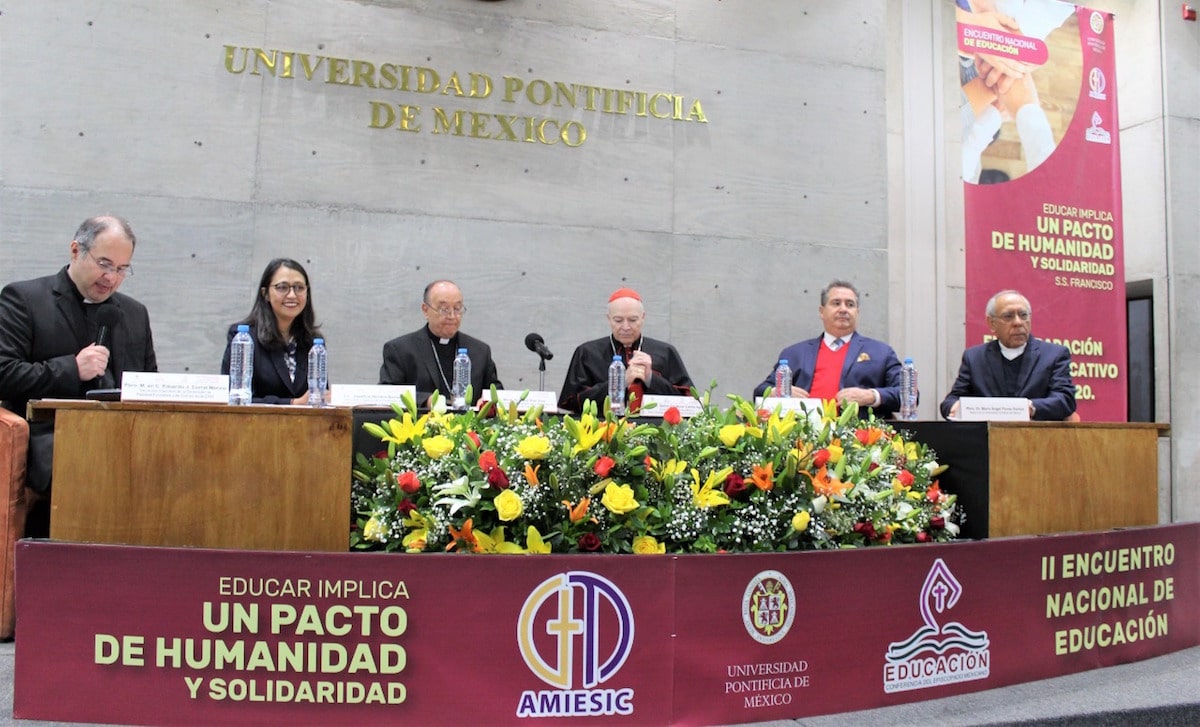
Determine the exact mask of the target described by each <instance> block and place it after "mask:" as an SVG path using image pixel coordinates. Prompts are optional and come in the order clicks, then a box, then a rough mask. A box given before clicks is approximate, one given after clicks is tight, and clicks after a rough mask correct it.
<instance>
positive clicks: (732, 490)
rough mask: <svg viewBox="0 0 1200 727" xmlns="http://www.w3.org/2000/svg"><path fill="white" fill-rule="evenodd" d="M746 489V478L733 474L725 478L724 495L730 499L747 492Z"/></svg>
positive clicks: (747, 489)
mask: <svg viewBox="0 0 1200 727" xmlns="http://www.w3.org/2000/svg"><path fill="white" fill-rule="evenodd" d="M749 491H750V490H749V488H748V487H746V478H745V477H742V476H741V475H739V474H738V473H736V472H734V473H733V474H731V475H729V476H728V477H726V478H725V494H726V495H729V496H730V497H731V498H736V497H737V496H738V495H741V494H744V493H746V492H749Z"/></svg>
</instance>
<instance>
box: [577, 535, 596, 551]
mask: <svg viewBox="0 0 1200 727" xmlns="http://www.w3.org/2000/svg"><path fill="white" fill-rule="evenodd" d="M575 544H576V545H577V546H578V547H579V549H580V550H582V551H584V552H585V553H595V552H596V551H597V550H600V545H601V543H600V538H598V537H596V534H595V533H584V534H583V535H580V536H579V540H578V541H576V543H575Z"/></svg>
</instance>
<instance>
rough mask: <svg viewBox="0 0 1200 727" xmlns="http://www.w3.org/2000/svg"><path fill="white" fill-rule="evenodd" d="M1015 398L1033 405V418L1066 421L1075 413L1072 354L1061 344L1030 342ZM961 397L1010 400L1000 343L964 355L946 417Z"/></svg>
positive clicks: (946, 401)
mask: <svg viewBox="0 0 1200 727" xmlns="http://www.w3.org/2000/svg"><path fill="white" fill-rule="evenodd" d="M1017 386H1018V391H1017V392H1016V394H1015V396H1020V397H1023V398H1026V399H1029V400H1030V401H1032V402H1033V406H1034V411H1033V418H1034V419H1035V420H1040V421H1062V420H1063V419H1066V418H1067V417H1068V416H1070V415H1071V413H1072V412H1074V411H1075V384H1074V383H1073V382H1072V381H1071V352H1070V351H1068V350H1067V349H1066V348H1065V347H1064V346H1060V345H1058V344H1057V343H1050V342H1049V341H1043V340H1041V339H1040V338H1032V337H1031V338H1030V339H1029V343H1028V344H1026V346H1025V353H1024V354H1022V356H1021V373H1020V375H1019V376H1018V379H1017ZM960 396H1008V394H1006V393H1004V354H1002V353H1000V344H999V343H998V342H996V341H989V342H988V343H981V344H979V345H978V346H972V347H970V348H968V349H967V350H966V351H964V352H963V357H962V365H961V366H959V368H958V378H957V379H955V381H954V386H953V387H952V388H951V389H950V393H949V394H947V395H946V398H945V399H944V400H943V401H942V416H944V417H949V416H950V408H951V407H953V406H954V402H956V401H958V398H959V397H960Z"/></svg>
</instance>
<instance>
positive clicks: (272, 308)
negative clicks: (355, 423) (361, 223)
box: [221, 258, 321, 404]
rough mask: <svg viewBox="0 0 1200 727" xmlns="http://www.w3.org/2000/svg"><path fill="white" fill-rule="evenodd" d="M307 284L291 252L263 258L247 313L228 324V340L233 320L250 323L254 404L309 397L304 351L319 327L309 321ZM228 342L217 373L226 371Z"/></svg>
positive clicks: (298, 401) (233, 331) (304, 400)
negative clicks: (250, 305)
mask: <svg viewBox="0 0 1200 727" xmlns="http://www.w3.org/2000/svg"><path fill="white" fill-rule="evenodd" d="M315 318H316V316H315V315H314V314H313V306H312V288H311V287H309V284H308V273H307V272H305V270H304V266H303V265H301V264H300V263H298V262H296V261H295V260H292V259H290V258H275V259H274V260H272V261H271V262H269V263H267V267H266V269H265V270H263V274H262V279H261V280H260V281H259V283H258V290H257V291H256V293H255V295H254V306H253V307H251V308H250V314H249V315H247V316H246V317H245V318H243V319H242V320H240V321H238V322H237V323H234V324H233V325H232V326H230V327H229V339H228V340H229V342H232V341H233V336H234V334H236V333H237V327H238V324H241V323H245V324H249V326H250V335H251V336H252V337H253V338H254V381H253V384H252V385H251V396H252V400H253V401H254V402H255V403H257V404H305V403H307V402H308V351H309V349H311V348H312V342H313V339H314V338H320V337H321V329H320V328H319V327H318V326H317V324H316V323H315V322H314V321H315ZM229 348H230V344H229V343H226V344H225V357H224V358H223V359H222V360H221V373H223V374H228V373H229Z"/></svg>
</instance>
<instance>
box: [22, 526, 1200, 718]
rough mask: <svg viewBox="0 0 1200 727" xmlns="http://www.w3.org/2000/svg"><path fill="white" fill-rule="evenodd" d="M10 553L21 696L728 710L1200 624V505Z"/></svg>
mask: <svg viewBox="0 0 1200 727" xmlns="http://www.w3.org/2000/svg"><path fill="white" fill-rule="evenodd" d="M17 576H18V584H17V586H18V587H17V599H18V600H17V614H18V621H17V634H18V637H17V638H18V641H19V648H18V649H17V652H16V664H15V667H16V671H15V681H14V700H13V712H14V715H15V716H16V717H18V718H22V719H41V720H66V721H85V722H114V723H121V724H203V723H210V724H215V723H221V724H238V723H242V724H246V723H260V724H261V723H304V724H313V723H324V724H333V723H338V724H345V723H352V722H358V723H373V722H381V721H382V722H387V723H398V722H406V723H412V724H447V723H451V722H453V723H458V724H529V723H536V724H578V723H580V721H581V720H585V721H588V722H596V721H604V722H611V723H618V724H668V723H672V724H694V725H700V724H729V723H734V722H751V721H763V720H769V719H785V718H793V717H801V716H808V715H815V714H824V713H831V712H838V711H849V710H857V709H865V708H870V707H877V706H884V705H889V704H896V703H900V702H909V701H917V700H923V699H932V698H937V697H944V696H948V695H952V694H959V693H963V692H970V691H977V690H983V689H991V688H994V687H997V686H1003V685H1007V684H1013V683H1017V682H1022V681H1029V680H1034V679H1040V678H1044V677H1049V676H1056V675H1060V674H1067V673H1071V672H1076V671H1081V670H1085V669H1091V668H1095V667H1098V666H1105V665H1110V664H1116V663H1123V662H1128V661H1135V660H1138V659H1144V658H1148V657H1151V656H1157V655H1160V654H1165V653H1169V652H1171V651H1175V650H1178V649H1183V648H1187V647H1190V646H1194V645H1196V644H1198V643H1200V524H1189V525H1176V526H1165V527H1156V528H1145V529H1139V530H1128V531H1113V532H1107V533H1099V534H1085V535H1070V536H1055V537H1041V538H1021V539H1005V540H997V541H982V542H971V543H955V544H947V545H920V546H900V547H892V548H879V549H872V550H849V551H836V552H822V553H791V554H780V555H714V556H679V557H673V556H629V555H619V556H500V555H497V556H439V555H375V554H316V553H269V552H250V551H217V550H204V549H185V548H179V549H174V548H140V547H127V546H104V545H82V544H66V543H53V542H45V541H22V542H21V543H20V544H19V545H18V547H17ZM467 695H469V696H467Z"/></svg>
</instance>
